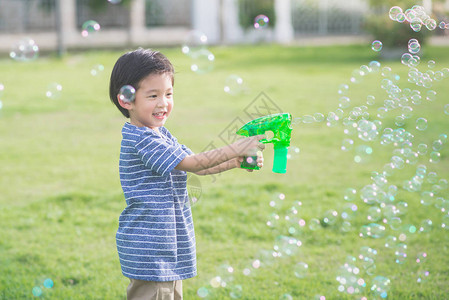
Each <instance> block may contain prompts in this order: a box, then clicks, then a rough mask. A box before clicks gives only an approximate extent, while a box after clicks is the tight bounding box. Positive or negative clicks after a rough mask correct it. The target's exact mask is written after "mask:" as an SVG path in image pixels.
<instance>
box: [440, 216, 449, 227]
mask: <svg viewBox="0 0 449 300" xmlns="http://www.w3.org/2000/svg"><path fill="white" fill-rule="evenodd" d="M441 228H443V229H445V230H449V215H444V216H443V218H442V220H441Z"/></svg>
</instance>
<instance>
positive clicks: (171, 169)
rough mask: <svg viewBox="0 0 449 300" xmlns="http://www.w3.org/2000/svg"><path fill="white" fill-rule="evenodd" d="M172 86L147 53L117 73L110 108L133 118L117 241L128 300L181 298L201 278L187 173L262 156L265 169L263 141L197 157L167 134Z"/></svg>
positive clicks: (165, 68)
mask: <svg viewBox="0 0 449 300" xmlns="http://www.w3.org/2000/svg"><path fill="white" fill-rule="evenodd" d="M173 83H174V69H173V66H172V64H171V63H170V61H169V60H168V59H167V58H166V57H165V56H164V55H163V54H161V53H159V52H156V51H151V50H144V49H141V48H140V49H137V50H135V51H131V52H128V53H126V54H124V55H122V56H121V57H120V58H119V59H118V60H117V62H116V64H115V66H114V69H113V70H112V74H111V80H110V87H109V96H110V98H111V101H112V102H113V103H114V104H115V105H116V106H117V108H118V109H119V110H120V111H121V112H122V114H123V115H124V116H125V117H127V118H129V119H130V120H129V122H126V123H125V125H124V126H123V129H122V135H123V139H122V142H121V150H120V162H119V172H120V182H121V185H122V189H123V192H124V195H125V199H126V204H127V206H126V208H125V209H124V211H123V212H122V214H121V215H120V218H119V228H118V230H117V234H116V241H117V251H118V254H119V258H120V265H121V268H122V273H123V275H124V276H126V277H128V278H129V279H130V284H129V286H128V288H127V297H128V299H182V280H183V279H187V278H191V277H194V276H195V275H196V254H195V251H196V250H195V233H194V228H193V219H192V213H191V209H190V206H189V205H185V204H186V203H187V202H188V195H187V189H186V180H187V175H186V172H193V173H195V174H198V175H207V174H215V173H219V172H223V171H227V170H230V169H233V168H239V167H240V164H241V162H242V161H243V157H244V156H255V155H256V154H257V165H258V166H259V167H262V166H263V157H262V154H261V150H263V149H264V145H263V144H262V143H260V142H259V140H260V139H262V138H264V137H265V136H263V135H259V136H253V137H248V138H244V139H241V140H239V141H237V142H235V143H233V144H232V145H228V146H225V147H222V148H220V149H215V150H211V151H208V152H205V153H199V154H194V153H193V152H192V151H191V150H190V149H189V148H187V147H186V146H185V145H181V144H179V143H178V141H177V140H176V138H175V137H173V136H172V135H171V133H170V132H169V131H168V129H166V128H165V127H164V124H165V122H166V121H167V118H168V117H169V116H170V112H171V110H172V109H173ZM125 85H131V86H133V87H134V88H135V90H136V92H135V97H134V99H124V98H122V97H120V95H119V91H120V88H121V87H122V86H125ZM217 154H219V155H217ZM208 157H212V158H211V159H209V158H208Z"/></svg>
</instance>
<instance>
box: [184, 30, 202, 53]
mask: <svg viewBox="0 0 449 300" xmlns="http://www.w3.org/2000/svg"><path fill="white" fill-rule="evenodd" d="M206 45H207V36H206V35H205V34H204V33H203V32H201V31H199V30H191V31H190V32H189V33H188V34H187V36H186V38H185V39H184V43H183V45H182V53H184V54H187V55H190V54H192V53H194V52H196V51H198V50H201V49H204V47H205V46H206Z"/></svg>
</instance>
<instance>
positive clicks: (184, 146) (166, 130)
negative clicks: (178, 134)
mask: <svg viewBox="0 0 449 300" xmlns="http://www.w3.org/2000/svg"><path fill="white" fill-rule="evenodd" d="M162 128H163V129H164V133H165V134H166V135H167V136H168V138H169V139H171V140H172V141H173V143H175V144H179V143H178V139H177V138H175V137H174V136H173V135H172V134H171V133H170V131H168V129H167V128H165V127H162ZM180 145H181V148H182V150H184V151H185V152H187V153H188V154H189V155H191V154H194V153H193V151H192V150H190V148H189V147H187V146H186V145H182V144H180Z"/></svg>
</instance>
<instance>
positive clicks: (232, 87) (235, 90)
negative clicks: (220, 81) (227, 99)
mask: <svg viewBox="0 0 449 300" xmlns="http://www.w3.org/2000/svg"><path fill="white" fill-rule="evenodd" d="M224 91H225V93H227V94H230V95H233V96H236V95H239V94H240V93H242V91H243V79H242V78H241V77H240V76H238V75H234V74H233V75H229V76H228V77H227V78H226V82H225V86H224Z"/></svg>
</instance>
